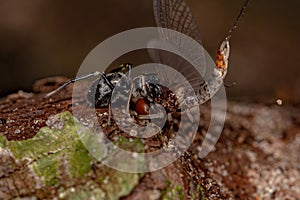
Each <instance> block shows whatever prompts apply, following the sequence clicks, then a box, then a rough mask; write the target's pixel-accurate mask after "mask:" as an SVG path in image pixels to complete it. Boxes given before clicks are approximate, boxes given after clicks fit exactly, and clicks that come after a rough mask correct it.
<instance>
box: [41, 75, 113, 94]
mask: <svg viewBox="0 0 300 200" xmlns="http://www.w3.org/2000/svg"><path fill="white" fill-rule="evenodd" d="M95 76H101V77H102V78H103V79H104V81H105V83H106V84H107V85H108V86H109V87H110V89H111V90H113V89H114V85H113V84H112V83H111V82H110V81H109V80H108V79H107V77H106V75H105V74H104V73H103V72H98V71H96V72H94V73H91V74H87V75H84V76H81V77H78V78H74V79H71V80H69V81H67V82H65V83H64V84H63V85H61V86H60V87H58V88H57V89H55V90H53V91H51V92H49V93H48V94H46V95H45V98H49V97H50V96H52V95H54V94H56V93H57V92H59V91H60V90H62V89H64V88H65V87H67V86H68V85H69V84H71V83H75V82H77V81H81V80H84V79H88V78H91V77H95Z"/></svg>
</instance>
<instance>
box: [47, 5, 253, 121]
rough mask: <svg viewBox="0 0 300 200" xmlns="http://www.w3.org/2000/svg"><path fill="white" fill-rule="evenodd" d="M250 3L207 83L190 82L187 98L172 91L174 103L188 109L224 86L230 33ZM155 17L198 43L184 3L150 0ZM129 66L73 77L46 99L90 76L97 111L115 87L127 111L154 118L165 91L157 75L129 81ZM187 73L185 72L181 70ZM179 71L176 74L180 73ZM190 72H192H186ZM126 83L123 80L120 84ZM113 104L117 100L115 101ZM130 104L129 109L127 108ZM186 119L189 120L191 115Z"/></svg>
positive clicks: (161, 24)
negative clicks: (152, 110)
mask: <svg viewBox="0 0 300 200" xmlns="http://www.w3.org/2000/svg"><path fill="white" fill-rule="evenodd" d="M248 4H249V0H246V1H245V3H244V5H243V7H242V9H241V11H240V13H239V15H238V17H237V19H236V20H235V22H234V24H233V26H232V28H231V29H230V30H229V32H228V34H227V36H226V37H225V39H224V41H223V42H222V43H221V45H220V47H219V49H218V52H217V58H216V66H215V68H214V71H213V73H212V76H211V78H210V79H209V80H208V81H205V82H201V81H199V80H196V81H194V82H193V86H195V87H194V88H197V91H196V94H197V95H196V96H189V94H188V93H187V91H186V90H185V88H184V86H182V87H178V88H177V90H176V91H175V94H176V98H177V99H176V101H177V102H178V103H179V104H180V105H182V106H183V107H185V108H187V109H186V110H187V111H189V108H190V107H193V106H197V105H200V104H203V103H205V102H206V101H208V100H209V99H211V98H212V97H213V95H214V94H215V93H216V92H217V91H218V90H219V88H220V87H221V85H222V84H223V80H224V78H225V76H226V74H227V70H228V59H229V52H230V45H229V40H230V38H231V35H232V33H233V31H234V30H235V29H236V28H237V26H238V23H239V21H240V19H241V17H242V16H243V15H244V13H245V9H246V7H247V5H248ZM153 9H154V16H155V20H156V23H157V25H158V27H162V28H167V29H172V30H175V31H178V32H181V33H183V34H186V35H188V36H190V37H191V38H193V39H194V40H196V41H197V42H198V43H200V44H201V39H200V31H199V28H198V25H197V23H196V20H195V19H194V17H193V15H192V13H191V11H190V8H189V7H188V5H187V4H186V2H185V1H184V0H153ZM132 67H133V66H132V64H129V63H127V64H122V65H121V66H119V67H118V68H117V69H115V70H112V71H111V72H110V73H108V74H105V73H103V72H93V73H91V74H87V75H85V76H82V77H78V78H74V79H71V80H69V81H68V82H66V83H64V84H63V85H62V86H60V87H59V88H57V89H55V90H54V91H52V92H50V93H48V94H47V95H46V96H45V97H47V98H48V97H50V96H52V95H54V94H55V93H57V92H59V91H60V90H62V89H63V88H65V87H66V86H68V85H69V84H71V83H74V82H76V81H80V80H84V79H88V78H91V77H99V79H97V80H96V81H94V82H93V83H92V84H91V86H90V88H89V91H88V98H87V99H88V103H89V104H90V105H94V106H95V107H96V108H101V107H107V106H110V101H111V96H112V92H113V90H114V88H115V87H116V86H119V87H122V88H123V91H122V92H124V94H130V95H129V96H130V97H131V98H130V99H129V100H128V108H129V107H130V108H131V109H133V110H134V112H135V113H137V116H138V117H139V118H140V119H147V118H153V117H155V116H154V115H152V116H151V115H149V109H150V107H151V104H153V102H154V100H155V99H156V98H157V97H159V96H161V95H162V94H163V92H164V90H165V88H164V87H163V86H162V85H160V84H159V82H160V78H159V76H158V75H157V74H156V73H155V72H153V73H148V74H142V75H139V76H137V77H135V78H133V79H132V80H131V79H130V72H131V70H132ZM180 70H181V71H184V70H185V71H186V69H180ZM180 70H179V71H180ZM185 73H187V74H188V73H191V74H192V73H193V72H188V71H187V72H185ZM121 80H125V81H121ZM122 92H120V94H118V98H123V96H126V95H122ZM115 101H116V100H115ZM129 105H131V106H129ZM189 116H190V117H191V118H192V116H191V114H189Z"/></svg>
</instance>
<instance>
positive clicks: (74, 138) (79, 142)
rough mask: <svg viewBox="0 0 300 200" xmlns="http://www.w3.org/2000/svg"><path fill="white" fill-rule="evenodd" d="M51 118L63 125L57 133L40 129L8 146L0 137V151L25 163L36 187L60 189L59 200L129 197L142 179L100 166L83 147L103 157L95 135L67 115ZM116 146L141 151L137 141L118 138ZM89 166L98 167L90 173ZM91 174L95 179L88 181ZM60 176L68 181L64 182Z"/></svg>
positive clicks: (141, 147)
mask: <svg viewBox="0 0 300 200" xmlns="http://www.w3.org/2000/svg"><path fill="white" fill-rule="evenodd" d="M54 118H55V119H57V120H60V124H63V127H62V128H61V129H56V128H50V127H43V128H41V129H40V130H39V132H38V133H37V134H36V135H35V136H34V137H33V138H31V139H27V140H23V141H10V142H8V141H7V140H6V138H5V137H4V136H0V147H1V148H6V149H7V150H10V151H11V152H12V153H13V154H14V156H15V158H16V159H17V160H29V162H28V165H27V167H29V168H31V169H33V170H32V171H33V173H34V176H35V177H36V180H37V183H38V184H42V185H46V186H60V188H59V194H58V195H59V196H58V197H59V198H61V199H119V198H120V197H122V196H126V195H128V194H130V192H131V191H132V189H133V188H134V187H135V186H136V185H137V184H138V183H139V179H140V178H141V177H142V176H143V175H142V174H134V173H125V172H121V171H117V170H114V169H111V168H109V167H106V166H104V165H100V163H99V162H98V161H97V160H96V159H95V158H94V157H93V156H92V155H91V154H90V153H89V152H88V150H87V149H86V148H85V146H84V144H85V145H88V146H89V149H91V147H92V148H93V149H95V152H94V153H96V156H97V158H99V157H104V156H105V153H106V149H105V148H106V147H105V146H101V145H99V143H98V142H97V138H95V137H96V135H95V134H93V133H92V132H91V130H90V129H87V128H85V127H84V126H83V125H82V124H81V123H80V122H78V121H77V120H76V119H74V118H73V116H72V114H71V113H69V112H63V113H60V114H58V115H56V116H55V117H54ZM78 130H79V132H80V134H78V132H77V131H78ZM83 143H84V144H83ZM116 144H117V145H118V146H120V147H122V148H125V149H126V150H128V151H134V152H140V153H141V152H143V151H144V145H143V144H142V142H141V141H140V140H139V139H135V140H130V141H129V140H128V139H126V138H122V137H120V138H119V140H118V141H117V142H116ZM93 155H94V154H93ZM143 161H144V159H143V158H142V159H141V163H142V164H143V163H144V162H143ZM93 165H96V166H100V167H97V168H96V169H94V170H92V166H93ZM93 173H94V174H96V178H93V179H92V180H91V176H90V175H91V174H93ZM63 174H64V177H66V176H65V175H67V177H69V178H66V179H64V178H63V176H62V175H63ZM77 180H81V181H79V182H78V181H77ZM37 183H36V184H37ZM82 183H84V185H83V184H82Z"/></svg>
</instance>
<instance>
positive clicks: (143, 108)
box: [135, 99, 149, 115]
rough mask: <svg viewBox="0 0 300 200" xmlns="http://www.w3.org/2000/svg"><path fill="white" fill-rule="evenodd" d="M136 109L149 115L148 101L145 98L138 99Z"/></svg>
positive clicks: (139, 112) (141, 113)
mask: <svg viewBox="0 0 300 200" xmlns="http://www.w3.org/2000/svg"><path fill="white" fill-rule="evenodd" d="M135 111H136V112H137V113H138V114H139V115H148V114H149V105H148V104H147V103H146V101H145V100H144V99H139V100H137V102H136V104H135Z"/></svg>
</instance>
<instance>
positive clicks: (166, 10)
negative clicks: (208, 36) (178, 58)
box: [153, 0, 201, 44]
mask: <svg viewBox="0 0 300 200" xmlns="http://www.w3.org/2000/svg"><path fill="white" fill-rule="evenodd" d="M153 12H154V17H155V21H156V24H157V26H159V27H163V28H168V29H172V30H175V31H178V32H180V33H183V34H186V35H188V36H190V37H191V38H193V39H194V40H196V41H197V42H199V43H200V44H201V36H200V30H199V27H198V25H197V22H196V20H195V18H194V17H193V15H192V12H191V9H190V7H189V6H188V5H187V4H186V2H185V1H184V0H154V1H153Z"/></svg>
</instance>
